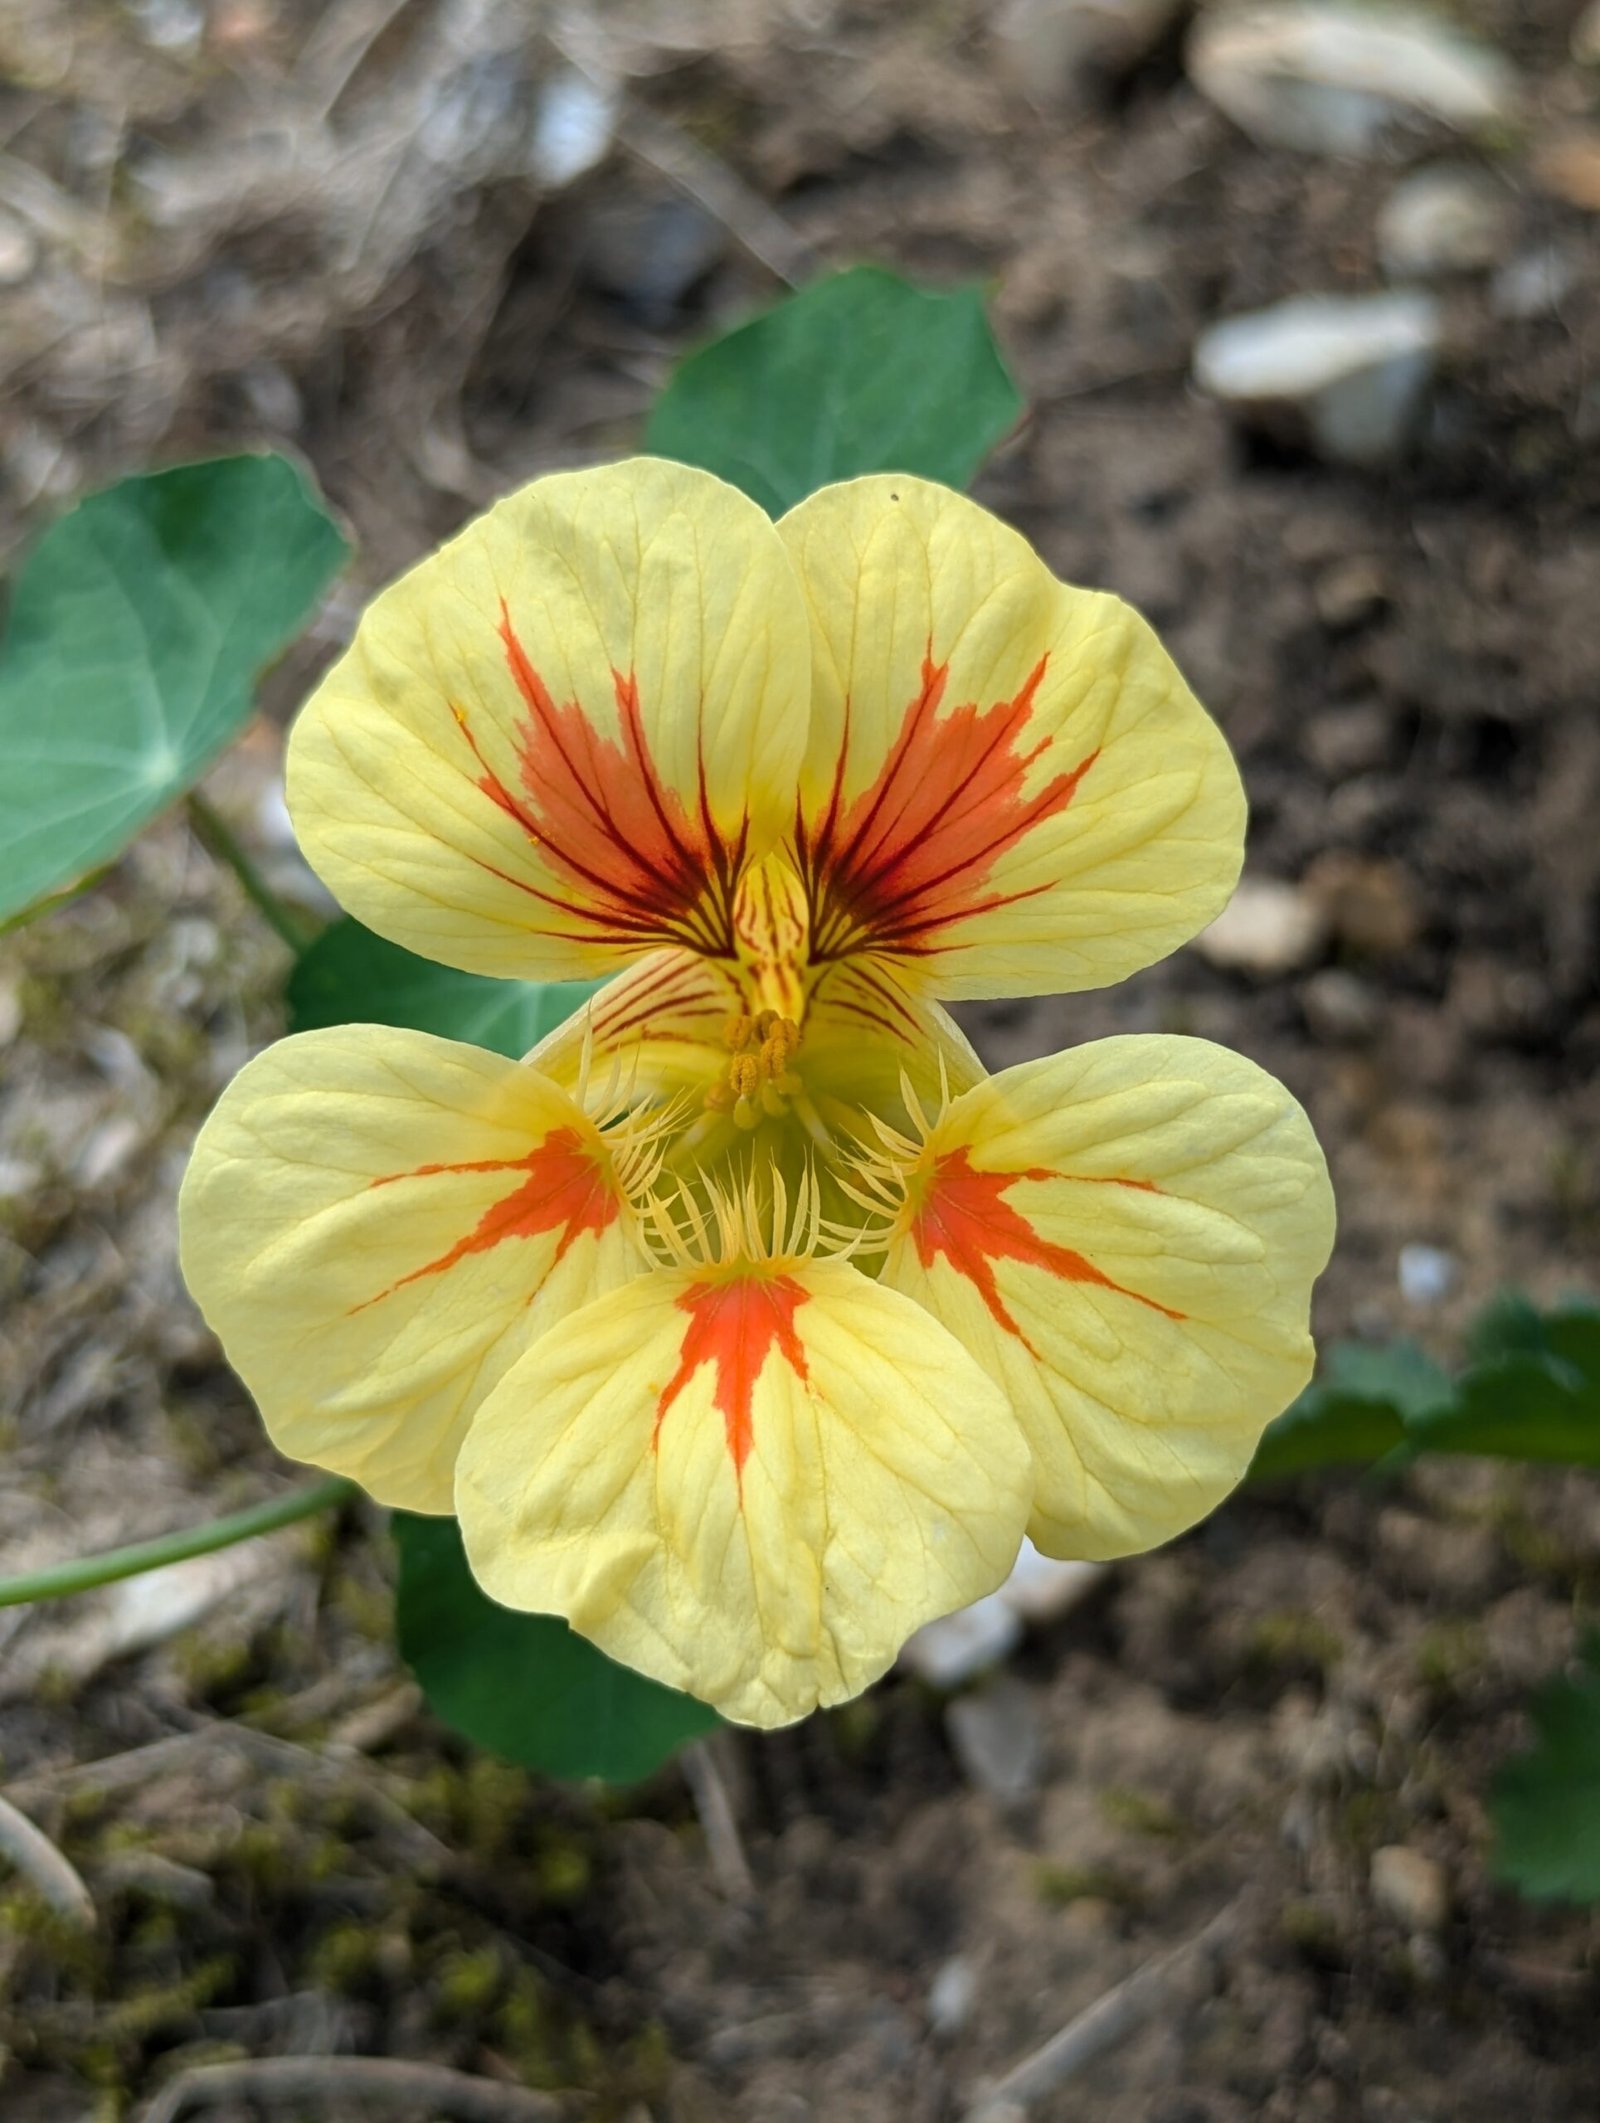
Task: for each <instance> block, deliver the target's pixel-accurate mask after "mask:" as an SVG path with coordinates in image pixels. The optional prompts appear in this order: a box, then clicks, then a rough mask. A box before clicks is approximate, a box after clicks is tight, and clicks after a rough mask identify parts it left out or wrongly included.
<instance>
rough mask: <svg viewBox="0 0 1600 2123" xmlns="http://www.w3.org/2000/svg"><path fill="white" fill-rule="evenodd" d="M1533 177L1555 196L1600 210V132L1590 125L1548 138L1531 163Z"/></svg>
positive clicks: (1570, 203)
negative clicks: (1557, 136) (1576, 130)
mask: <svg viewBox="0 0 1600 2123" xmlns="http://www.w3.org/2000/svg"><path fill="white" fill-rule="evenodd" d="M1529 171H1530V174H1531V175H1532V177H1533V181H1534V183H1535V184H1537V185H1538V187H1539V189H1540V190H1541V191H1542V192H1547V193H1548V194H1549V195H1550V197H1551V198H1552V199H1559V200H1561V202H1562V203H1563V205H1566V206H1576V207H1581V208H1582V209H1583V211H1584V212H1585V213H1586V214H1600V132H1596V131H1595V130H1593V128H1588V129H1586V130H1584V131H1582V132H1570V133H1564V134H1563V135H1562V136H1561V137H1560V138H1559V139H1556V140H1551V141H1548V142H1547V143H1546V144H1545V145H1544V146H1543V147H1541V148H1540V149H1539V150H1538V152H1537V154H1535V156H1534V157H1533V160H1532V162H1531V163H1530V164H1529Z"/></svg>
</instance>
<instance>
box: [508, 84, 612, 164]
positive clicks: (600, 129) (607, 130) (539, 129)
mask: <svg viewBox="0 0 1600 2123" xmlns="http://www.w3.org/2000/svg"><path fill="white" fill-rule="evenodd" d="M618 107H619V98H618V93H617V91H616V89H615V88H614V87H612V86H610V85H609V84H607V83H605V82H602V81H595V80H591V79H590V77H589V76H588V75H587V74H580V73H579V72H578V71H577V69H576V68H575V67H570V68H567V69H566V70H564V71H563V72H561V73H558V74H555V75H553V76H552V77H551V79H550V80H548V81H547V82H546V83H545V84H544V87H543V88H542V90H541V91H540V94H539V103H538V107H537V109H536V110H535V112H534V116H533V138H532V141H531V142H530V145H529V154H528V160H529V165H530V167H531V169H532V171H533V174H534V176H536V177H537V178H538V179H539V180H540V182H541V183H542V184H547V185H549V186H550V188H551V189H552V190H553V191H559V190H560V189H561V187H562V186H563V185H568V184H572V183H574V182H576V180H577V179H578V178H579V177H582V176H584V175H585V174H586V173H587V172H588V171H590V170H592V169H594V168H595V167H596V166H597V165H598V164H599V163H601V162H603V161H604V160H605V158H606V156H607V155H608V154H609V153H610V151H611V142H612V139H613V137H614V135H615V132H616V125H617V111H618Z"/></svg>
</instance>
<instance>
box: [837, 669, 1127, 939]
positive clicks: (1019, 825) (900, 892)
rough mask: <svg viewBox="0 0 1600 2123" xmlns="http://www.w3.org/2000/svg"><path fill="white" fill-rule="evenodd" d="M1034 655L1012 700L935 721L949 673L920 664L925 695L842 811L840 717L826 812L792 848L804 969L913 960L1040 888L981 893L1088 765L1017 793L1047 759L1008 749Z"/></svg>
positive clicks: (1023, 715)
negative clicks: (873, 953) (888, 958)
mask: <svg viewBox="0 0 1600 2123" xmlns="http://www.w3.org/2000/svg"><path fill="white" fill-rule="evenodd" d="M1048 666H1049V656H1048V654H1046V655H1044V656H1041V657H1040V659H1039V661H1038V662H1037V663H1036V664H1035V665H1034V667H1033V669H1032V670H1031V671H1030V672H1029V674H1028V676H1027V678H1026V680H1025V681H1024V682H1023V685H1022V687H1021V689H1020V690H1019V691H1018V692H1017V693H1016V694H1015V695H1014V696H1013V697H1012V698H1011V699H1010V700H1002V701H997V702H995V703H994V704H993V705H992V706H991V707H988V708H980V707H979V706H978V705H977V703H976V702H971V703H968V704H967V705H965V706H961V707H956V708H953V709H951V710H950V711H949V712H948V713H941V712H940V710H941V708H942V706H943V701H944V694H945V689H946V685H947V682H948V677H949V666H948V664H936V663H935V662H934V661H933V656H932V649H931V645H930V648H929V652H928V653H927V655H925V656H924V658H923V664H922V685H921V689H920V691H919V692H918V693H917V694H916V696H915V697H914V698H913V699H912V700H911V702H910V703H909V705H908V706H907V708H906V711H905V715H904V717H903V718H902V721H901V725H900V729H899V731H898V732H897V734H896V736H895V739H894V742H893V743H892V744H891V746H890V747H889V751H888V754H887V756H886V757H885V759H884V762H883V765H882V767H881V768H880V769H879V771H878V775H877V778H876V780H875V781H874V782H873V783H872V785H871V787H869V788H867V789H864V790H863V791H862V792H861V794H860V795H859V796H857V797H856V798H855V799H854V800H853V802H851V803H850V804H849V805H846V804H845V803H844V800H843V784H844V771H845V763H846V760H847V759H848V756H849V749H850V748H849V710H848V706H847V707H846V718H845V730H844V733H843V738H842V741H841V744H840V751H839V764H838V766H837V768H836V770H835V775H834V785H833V791H832V794H831V796H830V798H829V801H828V805H827V807H826V809H825V811H824V813H823V815H822V817H821V819H820V820H818V821H817V822H816V823H815V824H814V825H809V826H808V824H807V823H806V821H805V820H804V819H801V820H800V821H799V822H798V824H797V827H796V836H795V838H796V847H797V850H798V853H799V858H800V868H801V873H802V876H803V878H804V880H805V885H806V892H807V899H808V902H809V905H810V910H811V928H812V944H811V952H812V957H813V959H817V960H825V959H829V958H839V957H845V956H848V955H851V954H853V953H856V952H861V951H868V950H873V949H878V950H885V951H898V952H902V953H905V954H908V955H923V954H926V953H928V952H930V951H933V950H938V949H940V948H943V946H942V945H940V944H939V943H938V942H936V941H935V938H936V937H937V935H938V932H939V931H941V930H943V929H945V928H948V927H949V926H951V925H952V924H954V923H956V922H959V921H961V920H963V919H967V918H970V917H971V916H972V915H974V914H979V913H988V912H992V911H993V910H994V909H996V908H998V907H1003V906H1009V905H1012V904H1014V903H1015V902H1017V901H1018V900H1021V899H1026V898H1032V897H1034V896H1036V894H1037V892H1039V891H1042V890H1044V889H1046V887H1043V886H1036V887H1032V888H1030V889H1028V890H1025V891H1019V892H993V891H991V892H988V893H985V892H984V890H983V886H984V881H985V879H986V878H987V877H988V875H989V873H990V871H991V870H992V869H993V867H994V864H995V863H996V862H997V861H998V860H999V858H1000V857H1001V856H1002V855H1004V854H1005V853H1006V852H1007V850H1008V849H1010V848H1012V847H1014V846H1015V845H1016V844H1017V842H1018V841H1020V840H1021V839H1023V838H1024V837H1025V836H1026V835H1027V834H1028V833H1029V832H1031V831H1032V829H1033V828H1034V827H1035V826H1038V825H1039V824H1041V823H1042V822H1043V821H1044V820H1045V819H1047V818H1050V817H1053V816H1055V815H1056V814H1057V813H1059V812H1061V811H1063V810H1065V808H1066V807H1067V805H1068V804H1069V803H1070V802H1071V801H1072V798H1073V796H1074V795H1075V794H1076V792H1077V789H1078V785H1079V783H1080V782H1081V781H1082V780H1083V777H1084V776H1085V775H1086V774H1087V773H1088V772H1089V770H1090V768H1091V767H1092V766H1093V765H1094V763H1095V760H1096V759H1097V758H1098V757H1099V754H1098V752H1091V753H1089V754H1088V756H1087V757H1086V758H1084V759H1082V760H1080V761H1079V762H1078V764H1077V765H1076V766H1074V767H1073V768H1071V769H1070V770H1068V771H1066V772H1063V773H1060V774H1057V775H1055V776H1053V777H1052V778H1051V780H1050V781H1049V782H1048V783H1047V784H1046V785H1045V787H1044V788H1042V789H1041V790H1039V791H1038V792H1037V793H1036V794H1035V795H1034V796H1032V797H1024V795H1023V793H1022V788H1023V782H1024V779H1025V777H1026V775H1027V772H1028V770H1029V768H1030V767H1032V766H1033V765H1034V763H1035V761H1037V760H1038V759H1040V758H1041V757H1042V756H1043V755H1044V753H1045V752H1046V751H1047V750H1048V749H1049V747H1050V744H1051V740H1050V739H1049V738H1048V737H1047V738H1044V739H1042V740H1040V742H1038V743H1037V744H1035V745H1033V746H1032V747H1031V748H1029V749H1026V750H1019V748H1018V747H1019V744H1020V743H1021V741H1022V739H1023V737H1024V735H1025V732H1026V730H1027V727H1028V724H1029V722H1030V721H1031V719H1032V715H1033V704H1034V699H1035V696H1036V695H1037V693H1038V690H1039V687H1040V685H1041V684H1042V683H1043V680H1044V676H1045V672H1046V670H1047V668H1048Z"/></svg>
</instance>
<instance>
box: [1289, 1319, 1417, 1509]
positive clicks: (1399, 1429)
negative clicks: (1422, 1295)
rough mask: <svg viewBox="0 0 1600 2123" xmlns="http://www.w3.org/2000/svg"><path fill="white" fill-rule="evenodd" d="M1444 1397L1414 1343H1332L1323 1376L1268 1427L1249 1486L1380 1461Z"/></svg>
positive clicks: (1401, 1441)
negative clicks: (1378, 1345)
mask: <svg viewBox="0 0 1600 2123" xmlns="http://www.w3.org/2000/svg"><path fill="white" fill-rule="evenodd" d="M1450 1391H1451V1387H1450V1381H1449V1379H1448V1377H1447V1376H1446V1375H1445V1373H1444V1372H1443V1371H1441V1370H1440V1368H1439V1366H1438V1365H1437V1364H1436V1363H1435V1362H1434V1361H1433V1359H1432V1358H1431V1357H1430V1356H1427V1355H1426V1354H1425V1353H1424V1352H1423V1351H1422V1350H1421V1349H1419V1348H1417V1347H1416V1345H1415V1344H1414V1343H1411V1342H1394V1343H1391V1344H1389V1345H1388V1346H1387V1347H1383V1348H1374V1347H1371V1346H1369V1345H1368V1344H1365V1343H1362V1342H1336V1343H1335V1344H1334V1346H1333V1348H1332V1349H1331V1350H1330V1351H1329V1353H1328V1363H1327V1369H1326V1372H1325V1374H1324V1376H1323V1377H1322V1378H1320V1379H1317V1380H1315V1381H1314V1382H1313V1383H1312V1384H1311V1385H1309V1386H1308V1387H1307V1388H1306V1390H1305V1392H1304V1393H1302V1394H1301V1396H1300V1398H1299V1399H1298V1400H1297V1401H1295V1402H1293V1403H1292V1405H1291V1406H1289V1407H1288V1408H1286V1409H1285V1410H1284V1412H1283V1414H1282V1415H1280V1416H1279V1417H1278V1419H1277V1421H1276V1422H1274V1423H1271V1424H1269V1425H1268V1428H1267V1431H1266V1435H1265V1436H1264V1437H1263V1438H1262V1440H1261V1443H1260V1445H1259V1446H1258V1447H1257V1448H1256V1456H1255V1459H1254V1461H1253V1462H1252V1463H1251V1467H1250V1479H1251V1480H1252V1481H1265V1480H1268V1479H1270V1478H1271V1477H1273V1476H1275V1475H1284V1474H1304V1473H1307V1472H1309V1471H1310V1470H1311V1469H1313V1468H1316V1467H1333V1466H1343V1465H1349V1464H1351V1463H1352V1462H1354V1463H1360V1462H1365V1461H1372V1460H1380V1459H1383V1458H1384V1457H1386V1455H1387V1454H1389V1453H1391V1452H1393V1451H1395V1450H1397V1449H1398V1448H1399V1447H1400V1446H1402V1445H1404V1444H1405V1443H1406V1442H1407V1439H1408V1437H1409V1436H1410V1434H1411V1428H1410V1426H1411V1424H1412V1423H1413V1422H1414V1421H1415V1420H1416V1418H1417V1417H1419V1416H1420V1415H1421V1414H1422V1412H1423V1411H1424V1410H1425V1409H1427V1408H1429V1407H1432V1406H1433V1405H1435V1404H1436V1403H1437V1402H1439V1401H1441V1400H1448V1398H1449V1396H1450Z"/></svg>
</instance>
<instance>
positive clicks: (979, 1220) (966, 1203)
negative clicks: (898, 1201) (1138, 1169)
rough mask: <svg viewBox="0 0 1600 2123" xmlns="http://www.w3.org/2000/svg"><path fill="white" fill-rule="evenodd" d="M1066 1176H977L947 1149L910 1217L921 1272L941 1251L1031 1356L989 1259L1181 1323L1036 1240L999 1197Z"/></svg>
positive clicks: (1127, 1183)
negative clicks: (1106, 1293) (1113, 1295)
mask: <svg viewBox="0 0 1600 2123" xmlns="http://www.w3.org/2000/svg"><path fill="white" fill-rule="evenodd" d="M1071 1176H1072V1175H1071V1174H1066V1173H1059V1172H1046V1171H1041V1170H1038V1169H1037V1168H1035V1169H1032V1170H1030V1171H1026V1172H977V1171H974V1169H973V1166H972V1161H971V1158H970V1157H969V1155H968V1153H967V1150H966V1148H965V1146H964V1145H963V1147H962V1148H961V1149H959V1150H952V1151H950V1152H948V1153H947V1154H946V1155H945V1156H943V1157H941V1158H940V1159H939V1160H938V1162H937V1163H936V1164H935V1166H934V1168H933V1174H932V1178H931V1179H930V1181H929V1183H928V1187H927V1192H926V1193H925V1194H924V1196H923V1199H922V1205H921V1207H920V1208H919V1209H918V1211H917V1213H916V1216H915V1217H914V1219H913V1220H912V1225H911V1236H912V1238H913V1240H914V1241H915V1244H916V1248H917V1257H918V1259H919V1260H920V1261H921V1262H922V1265H923V1267H924V1268H930V1267H932V1265H933V1262H934V1259H935V1257H936V1256H937V1255H938V1254H941V1253H942V1254H943V1255H944V1256H945V1258H946V1260H948V1261H949V1263H950V1265H951V1267H952V1268H954V1269H955V1271H956V1273H957V1274H958V1275H964V1276H965V1277H966V1278H967V1280H968V1282H970V1283H972V1284H974V1285H975V1286H976V1288H977V1290H978V1293H979V1295H980V1296H981V1297H982V1299H983V1301H984V1303H985V1304H986V1305H987V1306H988V1308H989V1310H990V1311H991V1312H992V1313H993V1314H994V1317H995V1319H996V1320H997V1321H998V1322H999V1324H1000V1325H1001V1326H1002V1327H1004V1328H1005V1330H1006V1332H1007V1333H1008V1334H1014V1335H1015V1336H1016V1338H1017V1340H1018V1341H1019V1342H1021V1343H1022V1345H1023V1347H1024V1348H1025V1349H1027V1350H1028V1352H1029V1354H1030V1355H1033V1356H1037V1355H1038V1351H1037V1350H1036V1349H1034V1347H1033V1345H1032V1343H1031V1342H1030V1341H1029V1340H1028V1337H1027V1336H1026V1335H1025V1334H1024V1333H1023V1331H1022V1329H1021V1328H1020V1327H1019V1326H1018V1324H1017V1322H1016V1321H1015V1320H1014V1319H1013V1318H1012V1316H1011V1314H1010V1313H1009V1312H1008V1311H1007V1310H1006V1306H1005V1301H1004V1299H1003V1298H1002V1297H1001V1295H1000V1289H999V1285H998V1284H997V1283H996V1281H995V1273H994V1264H995V1262H996V1261H1026V1262H1027V1263H1028V1264H1029V1265H1030V1266H1031V1267H1035V1268H1044V1269H1046V1270H1047V1271H1048V1272H1049V1273H1050V1274H1051V1275H1058V1276H1060V1277H1061V1279H1062V1280H1063V1281H1064V1282H1069V1283H1094V1284H1096V1285H1098V1287H1099V1288H1100V1289H1102V1290H1115V1291H1116V1292H1117V1293H1118V1294H1119V1296H1122V1297H1131V1298H1132V1299H1133V1300H1134V1302H1135V1303H1136V1304H1140V1305H1148V1306H1149V1307H1150V1310H1151V1311H1152V1312H1159V1313H1161V1314H1163V1315H1164V1316H1165V1317H1166V1318H1167V1319H1172V1320H1176V1319H1182V1318H1183V1314H1182V1313H1181V1312H1173V1311H1171V1310H1170V1309H1169V1308H1168V1307H1167V1306H1166V1305H1158V1304H1157V1303H1156V1301H1155V1299H1154V1298H1153V1297H1141V1296H1140V1294H1139V1292H1138V1291H1137V1290H1129V1289H1128V1288H1127V1287H1126V1285H1125V1284H1122V1283H1116V1282H1113V1281H1112V1279H1111V1277H1110V1276H1109V1275H1106V1274H1104V1273H1103V1272H1102V1271H1101V1270H1100V1269H1099V1268H1097V1267H1096V1266H1095V1264H1094V1262H1093V1261H1091V1260H1088V1259H1086V1258H1085V1257H1084V1255H1083V1254H1081V1253H1074V1252H1073V1250H1072V1248H1071V1247H1070V1246H1056V1245H1052V1244H1051V1242H1050V1241H1049V1240H1048V1239H1043V1238H1041V1237H1040V1236H1039V1234H1038V1232H1037V1231H1035V1230H1034V1228H1033V1226H1032V1224H1030V1223H1029V1222H1028V1221H1027V1219H1026V1218H1025V1217H1023V1216H1020V1215H1019V1214H1018V1213H1017V1211H1016V1210H1015V1209H1013V1208H1012V1206H1011V1204H1010V1203H1009V1202H1008V1201H1007V1200H1006V1199H1005V1194H1006V1191H1007V1189H1008V1188H1010V1187H1014V1186H1015V1185H1016V1184H1017V1182H1018V1181H1019V1180H1024V1179H1033V1180H1041V1179H1051V1180H1053V1179H1063V1178H1070V1177H1071ZM1109 1184H1112V1185H1117V1186H1124V1187H1137V1188H1140V1189H1141V1190H1143V1191H1145V1192H1150V1193H1154V1192H1158V1191H1159V1190H1158V1189H1156V1188H1155V1187H1153V1186H1152V1184H1151V1182H1150V1181H1149V1180H1136V1179H1130V1180H1115V1181H1111V1182H1109Z"/></svg>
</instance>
